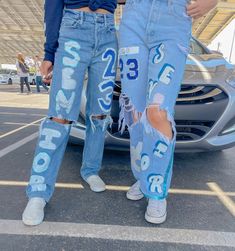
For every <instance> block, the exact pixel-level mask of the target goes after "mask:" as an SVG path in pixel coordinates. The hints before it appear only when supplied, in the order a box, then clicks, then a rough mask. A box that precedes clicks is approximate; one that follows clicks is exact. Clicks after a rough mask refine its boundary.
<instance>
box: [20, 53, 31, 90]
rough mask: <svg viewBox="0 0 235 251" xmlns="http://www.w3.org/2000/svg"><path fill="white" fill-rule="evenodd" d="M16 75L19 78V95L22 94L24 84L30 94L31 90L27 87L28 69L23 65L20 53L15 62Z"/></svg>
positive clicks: (23, 60) (22, 57)
mask: <svg viewBox="0 0 235 251" xmlns="http://www.w3.org/2000/svg"><path fill="white" fill-rule="evenodd" d="M16 68H17V74H18V76H19V77H20V93H24V84H25V85H26V87H27V89H28V92H27V94H29V93H31V89H30V86H29V79H28V75H29V67H28V66H27V64H26V63H25V59H24V56H23V54H22V53H18V55H17V61H16Z"/></svg>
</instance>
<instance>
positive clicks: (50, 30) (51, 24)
mask: <svg viewBox="0 0 235 251" xmlns="http://www.w3.org/2000/svg"><path fill="white" fill-rule="evenodd" d="M81 7H89V8H90V9H91V10H92V11H95V10H97V9H99V8H102V9H105V10H107V11H110V12H112V13H114V11H115V9H116V7H117V0H45V19H44V21H45V36H46V42H45V45H44V50H45V57H44V60H48V61H51V62H52V63H54V58H55V52H56V49H57V47H58V38H59V30H60V24H61V20H62V17H63V10H64V8H67V9H78V8H81Z"/></svg>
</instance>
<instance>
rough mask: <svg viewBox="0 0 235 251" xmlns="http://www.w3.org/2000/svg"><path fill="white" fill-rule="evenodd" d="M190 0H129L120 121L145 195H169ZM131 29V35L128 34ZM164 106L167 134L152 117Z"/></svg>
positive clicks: (122, 45) (122, 57)
mask: <svg viewBox="0 0 235 251" xmlns="http://www.w3.org/2000/svg"><path fill="white" fill-rule="evenodd" d="M186 4H187V0H127V3H126V6H125V9H124V13H123V19H122V23H121V26H120V49H119V56H120V70H121V79H122V94H121V96H120V106H121V113H120V120H119V122H120V126H122V131H123V130H124V129H125V127H126V126H127V127H128V130H129V133H130V147H131V167H132V171H133V174H134V176H135V178H136V179H137V180H139V181H140V188H141V191H142V192H143V193H144V195H145V196H146V197H148V198H153V199H159V200H160V199H164V198H166V197H167V194H168V190H169V187H170V183H171V177H172V167H173V156H174V148H175V141H176V129H175V122H174V119H173V117H174V106H175V102H176V98H177V95H178V93H179V91H180V86H181V81H182V78H183V74H184V69H185V63H186V59H187V55H188V52H189V44H190V38H191V26H192V20H191V18H190V17H189V16H188V15H187V14H186ZM127 34H128V35H127ZM150 107H151V108H154V109H155V108H156V109H157V110H158V111H165V112H166V114H167V119H168V121H169V122H170V124H171V126H172V132H173V137H172V138H168V137H166V136H165V134H163V133H162V132H161V131H159V130H157V129H156V128H155V127H154V126H153V125H152V124H151V123H150V120H149V119H148V113H147V111H148V108H150Z"/></svg>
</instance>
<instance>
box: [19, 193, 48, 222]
mask: <svg viewBox="0 0 235 251" xmlns="http://www.w3.org/2000/svg"><path fill="white" fill-rule="evenodd" d="M45 205H46V201H45V200H44V199H43V198H39V197H35V198H31V199H30V200H29V201H28V204H27V206H26V208H25V210H24V212H23V215H22V221H23V223H24V224H25V225H28V226H36V225H39V224H41V223H42V221H43V219H44V207H45Z"/></svg>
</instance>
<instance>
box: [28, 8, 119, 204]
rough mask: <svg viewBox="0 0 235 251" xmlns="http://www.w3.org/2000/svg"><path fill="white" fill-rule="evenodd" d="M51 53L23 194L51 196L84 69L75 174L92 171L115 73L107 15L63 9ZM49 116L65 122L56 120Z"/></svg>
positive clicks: (97, 165)
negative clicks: (82, 129) (82, 135)
mask: <svg viewBox="0 0 235 251" xmlns="http://www.w3.org/2000/svg"><path fill="white" fill-rule="evenodd" d="M58 42H59V47H58V49H57V52H56V55H55V65H54V70H53V80H52V85H51V92H50V104H49V112H48V116H47V118H46V119H45V120H44V121H43V122H42V123H41V128H40V135H39V139H38V143H37V147H36V151H35V156H34V160H33V165H32V173H31V178H30V182H29V185H28V187H27V195H28V197H29V198H32V197H42V198H44V199H45V200H46V201H49V199H50V198H51V196H52V194H53V191H54V186H55V182H56V178H57V173H58V170H59V167H60V165H61V162H62V159H63V155H64V152H65V149H66V145H67V141H68V138H69V133H70V129H71V125H72V123H74V122H76V121H77V119H78V116H79V112H80V102H81V95H82V89H83V83H84V79H85V74H86V72H87V73H88V83H87V89H86V99H87V104H86V140H85V146H84V151H83V162H82V168H81V176H82V178H83V179H84V180H86V179H87V178H88V177H89V176H90V175H95V174H98V172H99V170H100V167H101V162H102V157H103V149H104V139H105V133H106V129H107V126H108V125H110V124H111V123H112V119H111V117H110V110H111V102H112V94H113V87H114V81H115V75H116V61H117V38H116V31H115V26H114V16H113V14H97V13H87V12H80V11H75V10H65V12H64V16H63V19H62V23H61V29H60V36H59V41H58ZM51 118H58V119H63V120H67V121H69V122H70V124H61V123H58V122H55V121H54V120H52V119H51Z"/></svg>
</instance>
